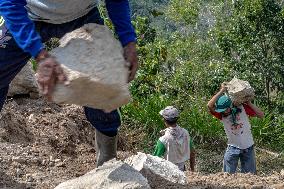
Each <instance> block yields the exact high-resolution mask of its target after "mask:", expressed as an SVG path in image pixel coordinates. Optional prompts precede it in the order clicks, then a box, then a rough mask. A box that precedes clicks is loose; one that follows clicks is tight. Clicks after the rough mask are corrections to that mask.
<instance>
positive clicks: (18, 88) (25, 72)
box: [8, 62, 39, 98]
mask: <svg viewBox="0 0 284 189" xmlns="http://www.w3.org/2000/svg"><path fill="white" fill-rule="evenodd" d="M23 94H29V95H30V96H31V97H35V98H36V97H38V96H39V91H38V85H37V82H36V78H35V72H34V71H33V68H32V64H31V63H30V62H28V63H27V64H26V65H25V66H24V67H23V69H22V70H21V71H20V73H18V74H17V75H16V77H15V78H14V79H13V81H12V82H11V84H10V87H9V92H8V96H14V95H23Z"/></svg>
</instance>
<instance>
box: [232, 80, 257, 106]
mask: <svg viewBox="0 0 284 189" xmlns="http://www.w3.org/2000/svg"><path fill="white" fill-rule="evenodd" d="M227 89H228V93H229V96H230V98H231V99H232V101H233V102H234V103H235V104H236V105H240V104H242V103H244V102H247V101H250V100H253V99H254V95H255V94H254V89H253V88H252V87H251V86H250V84H249V82H247V81H243V80H240V79H237V78H234V79H232V80H231V81H230V82H229V83H228V84H227Z"/></svg>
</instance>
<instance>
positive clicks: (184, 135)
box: [153, 106, 195, 171]
mask: <svg viewBox="0 0 284 189" xmlns="http://www.w3.org/2000/svg"><path fill="white" fill-rule="evenodd" d="M160 115H161V116H162V117H163V118H164V121H165V125H166V127H167V128H166V129H165V130H162V131H161V133H163V134H164V135H163V136H162V137H160V138H159V140H158V142H157V144H156V148H155V152H154V154H153V155H154V156H158V157H164V158H165V159H166V160H168V161H170V162H172V163H174V164H176V165H177V166H178V167H179V169H180V170H181V171H185V162H186V161H187V160H190V170H191V171H194V165H195V150H194V147H193V143H192V139H191V137H190V136H189V134H188V131H187V130H186V129H184V128H181V127H180V126H178V125H177V120H178V117H179V112H178V110H177V109H176V108H175V107H173V106H167V107H166V108H165V109H163V110H161V111H160Z"/></svg>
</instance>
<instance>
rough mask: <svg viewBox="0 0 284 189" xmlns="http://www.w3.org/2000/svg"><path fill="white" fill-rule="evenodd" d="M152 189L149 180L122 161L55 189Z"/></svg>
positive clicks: (107, 165) (106, 165) (104, 165)
mask: <svg viewBox="0 0 284 189" xmlns="http://www.w3.org/2000/svg"><path fill="white" fill-rule="evenodd" d="M122 188H123V189H138V188H141V189H150V186H149V185H148V183H147V179H146V178H145V177H143V176H142V175H141V174H140V173H139V172H138V171H137V170H135V169H134V168H132V167H131V166H129V165H128V164H126V163H123V162H122V161H116V160H111V161H108V162H106V163H104V164H103V165H102V166H100V167H99V168H97V169H94V170H92V171H90V172H89V173H87V174H85V175H83V176H81V177H78V178H75V179H72V180H69V181H66V182H64V183H61V184H59V185H58V186H57V187H55V189H122Z"/></svg>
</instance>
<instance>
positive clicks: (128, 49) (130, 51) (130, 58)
mask: <svg viewBox="0 0 284 189" xmlns="http://www.w3.org/2000/svg"><path fill="white" fill-rule="evenodd" d="M124 58H125V60H126V61H127V62H128V63H129V71H130V73H129V77H128V82H130V81H132V80H133V79H134V78H135V74H136V71H137V70H138V58H137V52H136V43H134V42H130V43H128V44H127V45H126V46H125V47H124Z"/></svg>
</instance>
